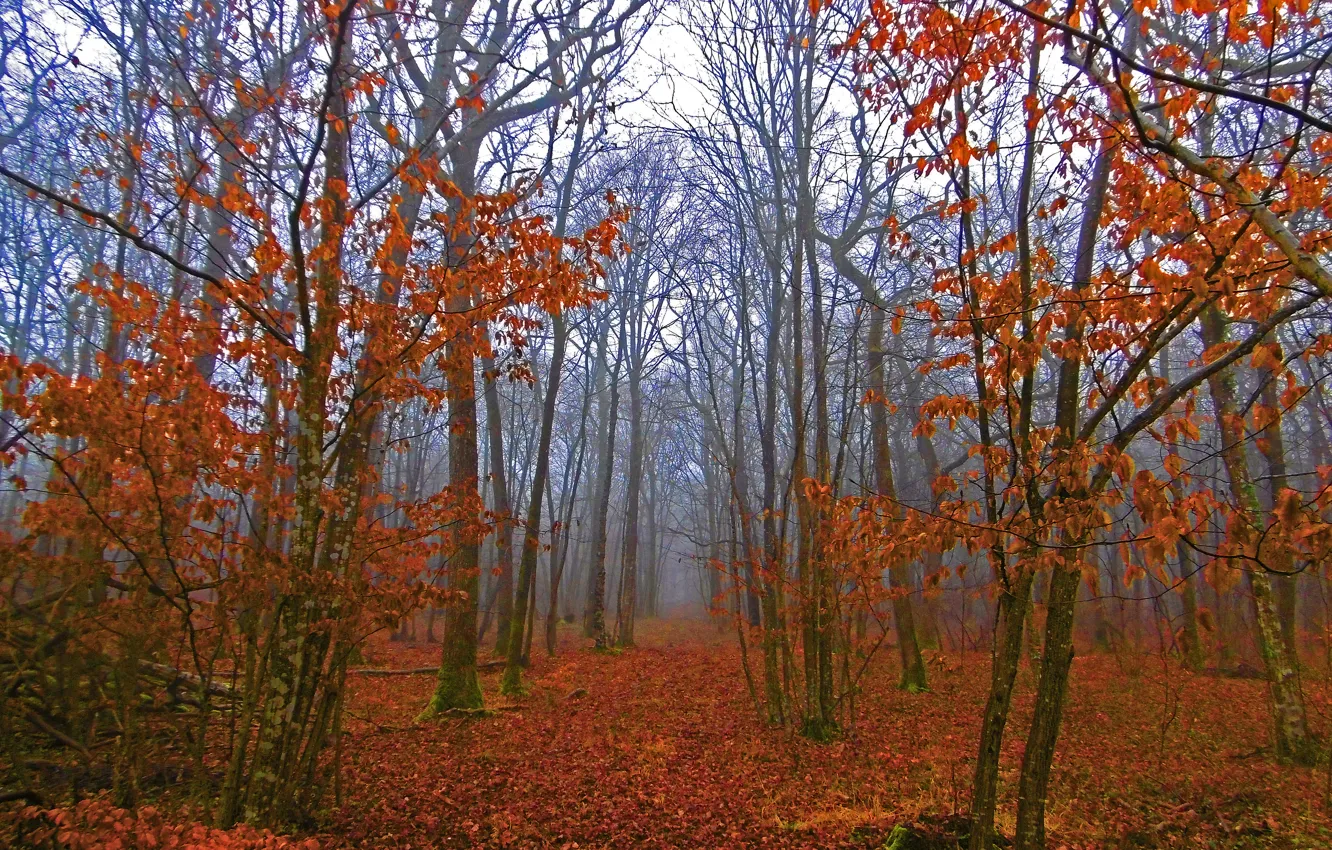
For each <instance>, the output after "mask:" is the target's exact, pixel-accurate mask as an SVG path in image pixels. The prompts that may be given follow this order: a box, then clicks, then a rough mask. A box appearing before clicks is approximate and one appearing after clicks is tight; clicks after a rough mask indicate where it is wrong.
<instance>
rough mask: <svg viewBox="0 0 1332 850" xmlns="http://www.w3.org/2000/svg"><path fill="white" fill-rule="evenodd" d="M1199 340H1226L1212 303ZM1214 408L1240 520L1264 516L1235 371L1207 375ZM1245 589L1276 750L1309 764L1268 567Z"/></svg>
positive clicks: (1310, 743)
mask: <svg viewBox="0 0 1332 850" xmlns="http://www.w3.org/2000/svg"><path fill="white" fill-rule="evenodd" d="M1202 327H1203V344H1204V345H1206V346H1207V347H1208V348H1211V347H1212V346H1216V345H1220V344H1222V343H1224V342H1225V337H1226V332H1225V320H1224V318H1223V317H1222V316H1221V314H1220V313H1219V312H1218V311H1217V310H1216V309H1215V308H1213V309H1210V310H1208V311H1207V312H1205V313H1204V314H1203V320H1202ZM1207 385H1208V390H1209V391H1210V392H1211V395H1212V406H1213V408H1214V410H1215V412H1216V419H1217V427H1218V429H1219V431H1220V438H1221V460H1222V463H1224V464H1225V467H1226V474H1227V476H1228V477H1229V478H1230V492H1231V497H1232V498H1233V499H1234V502H1235V504H1234V505H1233V506H1232V509H1233V510H1235V511H1238V512H1239V514H1240V520H1241V522H1242V523H1244V524H1254V523H1259V522H1262V515H1263V514H1262V508H1261V506H1260V505H1259V503H1258V491H1257V489H1256V488H1255V487H1254V484H1253V479H1252V478H1251V477H1250V474H1249V462H1248V458H1247V457H1245V454H1244V450H1245V439H1244V433H1243V419H1242V418H1241V417H1240V414H1238V413H1236V404H1235V395H1236V391H1235V376H1234V373H1233V372H1231V371H1223V372H1221V373H1219V374H1217V375H1214V376H1213V377H1211V378H1209V379H1208V381H1207ZM1246 575H1248V577H1249V590H1250V592H1251V593H1252V594H1253V613H1254V626H1255V629H1256V631H1257V638H1258V649H1259V652H1260V654H1261V655H1262V658H1263V667H1264V669H1265V671H1266V673H1267V684H1268V689H1269V691H1270V692H1271V706H1272V719H1273V725H1274V727H1275V733H1276V754H1277V757H1278V758H1279V759H1281V760H1283V761H1293V762H1295V763H1297V764H1312V763H1314V762H1315V761H1316V760H1317V758H1318V747H1317V745H1316V743H1315V741H1314V739H1313V737H1312V736H1311V735H1310V734H1309V729H1308V725H1307V723H1306V721H1305V712H1304V696H1303V694H1301V693H1300V684H1299V674H1298V672H1297V671H1296V668H1295V663H1294V660H1293V659H1292V658H1291V655H1290V652H1289V651H1288V650H1287V648H1286V643H1285V641H1284V640H1283V639H1282V635H1281V616H1280V613H1279V612H1278V609H1277V600H1276V596H1275V594H1274V593H1273V590H1272V580H1271V577H1270V576H1268V574H1267V572H1266V570H1264V569H1262V568H1256V569H1252V570H1249V571H1248V572H1247V573H1246Z"/></svg>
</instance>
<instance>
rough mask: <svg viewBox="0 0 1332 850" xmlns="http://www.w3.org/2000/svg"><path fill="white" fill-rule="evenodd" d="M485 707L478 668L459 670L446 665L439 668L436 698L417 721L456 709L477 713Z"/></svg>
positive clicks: (469, 667) (432, 698)
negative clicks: (477, 675) (477, 672)
mask: <svg viewBox="0 0 1332 850" xmlns="http://www.w3.org/2000/svg"><path fill="white" fill-rule="evenodd" d="M484 707H485V700H484V699H482V697H481V683H480V681H478V680H477V678H476V668H475V667H472V666H468V667H463V668H461V669H459V668H455V667H450V666H448V665H445V666H443V667H440V668H439V678H438V679H437V680H436V682H435V694H434V696H432V697H431V698H430V702H429V703H428V704H427V705H426V707H425V710H424V711H422V712H421V714H420V716H418V717H417V720H430V719H431V718H434V717H436V716H438V715H440V714H442V713H443V712H446V711H449V710H450V709H455V708H460V709H463V710H466V711H475V710H477V709H481V708H484Z"/></svg>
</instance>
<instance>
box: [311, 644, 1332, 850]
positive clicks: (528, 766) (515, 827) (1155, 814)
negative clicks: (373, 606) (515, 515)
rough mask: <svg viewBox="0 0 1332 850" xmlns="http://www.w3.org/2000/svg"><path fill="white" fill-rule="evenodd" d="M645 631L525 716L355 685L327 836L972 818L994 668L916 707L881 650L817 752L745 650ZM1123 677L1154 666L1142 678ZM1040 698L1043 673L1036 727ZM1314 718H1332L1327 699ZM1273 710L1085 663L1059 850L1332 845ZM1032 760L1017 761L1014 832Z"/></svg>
mask: <svg viewBox="0 0 1332 850" xmlns="http://www.w3.org/2000/svg"><path fill="white" fill-rule="evenodd" d="M643 631H644V633H643V634H642V635H641V637H640V647H639V648H637V649H634V650H631V651H627V652H624V653H622V654H619V655H609V654H599V653H593V652H586V651H577V650H576V648H575V644H576V643H577V642H578V641H577V639H576V638H575V636H574V635H573V634H566V633H563V627H562V643H564V644H565V651H563V652H561V654H560V655H559V656H557V657H556V658H554V659H550V658H547V657H544V656H541V657H538V658H536V659H534V667H533V669H532V671H531V676H530V679H531V684H532V691H531V694H530V695H529V696H528V697H527V698H526V699H525V700H523V701H522V703H521V706H522V707H521V708H520V709H518V710H514V711H501V712H498V713H497V714H496V715H494V716H491V717H485V718H482V719H449V720H445V721H443V722H438V723H437V722H430V723H418V724H414V725H411V726H409V727H407V728H399V724H401V723H402V722H403V718H404V717H409V716H411V709H412V707H413V706H418V705H421V704H423V703H424V701H425V700H426V699H427V698H428V697H429V694H430V691H431V688H432V687H433V679H432V678H431V677H429V676H403V677H390V678H376V679H363V678H359V677H358V678H355V679H354V680H353V683H352V687H353V688H354V698H353V700H352V705H353V707H354V708H353V712H354V715H355V717H356V718H357V720H356V722H355V723H354V724H353V726H352V737H351V740H350V741H349V743H348V750H347V754H346V759H347V767H348V769H347V773H346V776H345V777H344V780H343V781H344V794H345V804H344V806H343V808H342V809H341V810H340V811H338V813H337V814H336V817H335V818H334V821H333V822H332V823H331V824H330V825H329V829H328V831H329V833H330V834H337V835H338V836H339V838H338V840H337V842H336V846H351V847H402V848H406V847H467V846H478V847H526V846H551V847H584V848H590V847H843V846H845V847H881V846H883V845H884V843H885V841H886V840H887V839H888V837H889V835H890V834H891V832H892V830H893V828H894V827H895V826H897V825H900V824H916V825H919V826H922V827H924V828H925V830H926V831H933V832H937V833H939V834H946V833H947V832H948V831H950V829H951V828H952V827H954V825H955V822H954V821H953V819H952V817H951V816H952V815H953V814H954V813H965V811H966V808H967V799H966V797H967V795H968V793H969V790H968V789H969V783H970V779H971V771H972V764H973V762H972V759H973V758H974V753H975V741H976V737H977V735H978V734H979V716H980V712H979V707H980V705H981V704H982V702H983V700H984V699H985V695H986V690H985V685H986V683H987V681H988V679H987V676H988V672H987V669H988V660H987V659H986V658H984V657H983V656H981V655H973V654H969V655H966V656H953V655H947V654H942V655H941V654H937V653H936V654H934V655H932V656H931V662H930V664H931V671H932V679H931V688H932V689H931V691H930V692H929V693H926V694H918V695H911V694H907V693H905V692H903V691H900V690H898V689H897V688H896V687H895V686H896V684H897V681H898V673H897V669H896V668H897V664H896V661H895V658H894V655H893V653H891V652H889V651H882V650H881V651H880V653H879V654H878V656H876V659H875V661H874V662H873V663H872V667H871V671H870V673H869V675H868V677H867V682H866V688H865V693H863V694H862V695H861V696H860V705H859V707H858V713H859V720H858V722H857V724H856V726H855V728H854V731H853V732H852V733H851V734H850V735H848V736H847V738H846V739H845V740H842V741H839V742H837V743H834V744H832V745H818V744H814V743H811V742H809V741H807V740H805V739H803V738H801V737H799V736H795V735H792V734H791V733H790V732H788V731H781V730H772V729H767V728H764V727H763V726H762V725H761V724H760V723H759V721H758V719H757V716H756V713H755V710H754V708H753V705H752V703H751V702H750V700H749V696H748V694H747V692H746V690H745V686H744V678H743V676H742V675H741V672H740V669H739V667H740V657H739V649H738V648H737V647H736V646H735V645H734V638H733V635H731V634H730V633H729V631H728V632H727V633H725V634H718V633H717V632H716V631H715V629H713V628H712V627H711V626H710V625H708V624H705V623H698V622H673V623H649V624H647V625H646V627H645V628H644V630H643ZM570 649H573V650H575V651H568V650H570ZM435 654H436V650H435V648H434V647H432V646H426V645H419V646H402V645H397V644H389V643H387V642H385V643H380V644H376V645H374V646H373V647H372V648H371V649H370V651H369V652H368V660H369V661H371V662H373V664H374V665H375V666H401V667H415V666H419V665H421V664H422V663H426V662H428V661H430V660H431V659H433V657H434V656H435ZM1125 664H1133V665H1136V666H1137V667H1138V668H1140V669H1138V670H1136V671H1132V672H1136V675H1129V676H1125V675H1124V670H1123V669H1121V667H1122V666H1123V665H1125ZM1033 682H1034V675H1033V674H1032V672H1031V670H1030V669H1029V667H1026V666H1024V668H1023V671H1022V673H1021V675H1020V678H1019V696H1018V697H1017V703H1016V707H1015V720H1016V721H1017V722H1018V723H1024V722H1026V721H1027V720H1028V718H1029V716H1030V711H1031V700H1032V693H1031V692H1032V689H1033ZM484 687H485V689H486V691H487V694H486V697H487V705H492V706H493V705H503V704H506V701H505V700H502V699H500V698H499V697H498V696H497V694H496V690H497V687H498V677H497V676H496V675H488V676H487V677H486V679H485V682H484ZM584 691H585V693H582V692H584ZM1311 696H1312V695H1311ZM1311 703H1313V704H1318V705H1326V704H1327V703H1326V701H1325V699H1324V698H1323V695H1322V693H1321V692H1320V693H1319V695H1318V696H1317V697H1315V698H1314V699H1312V700H1311ZM1172 708H1173V712H1172ZM1266 711H1267V709H1266V705H1265V697H1264V692H1263V684H1262V682H1261V681H1253V680H1239V679H1218V678H1215V677H1195V676H1193V675H1192V674H1188V673H1186V672H1184V671H1182V670H1180V669H1179V668H1178V667H1177V666H1176V665H1175V664H1174V663H1173V662H1172V663H1171V664H1170V666H1169V667H1168V668H1167V669H1163V668H1162V667H1161V662H1160V660H1159V659H1156V658H1153V657H1151V656H1144V657H1141V658H1133V659H1119V660H1117V659H1116V658H1114V657H1111V656H1106V655H1089V656H1080V657H1079V658H1078V659H1077V660H1076V661H1075V662H1074V674H1073V678H1072V689H1071V693H1070V701H1069V710H1068V716H1067V718H1066V723H1065V737H1064V738H1063V739H1062V740H1061V742H1060V760H1059V761H1058V763H1057V764H1058V767H1057V770H1056V774H1055V779H1054V790H1055V793H1054V794H1053V797H1052V800H1051V809H1050V816H1049V821H1050V823H1049V827H1050V834H1051V837H1052V840H1051V847H1057V846H1061V845H1067V846H1070V847H1077V846H1106V845H1109V846H1122V847H1175V846H1178V847H1186V846H1187V847H1193V846H1213V847H1320V846H1321V847H1325V846H1327V842H1328V841H1329V840H1332V831H1329V830H1330V829H1332V822H1330V821H1329V820H1328V818H1327V815H1326V811H1325V809H1324V807H1323V802H1322V797H1323V793H1324V781H1325V780H1324V776H1323V774H1322V772H1321V771H1309V770H1298V769H1291V768H1288V767H1279V766H1277V765H1275V764H1274V763H1273V762H1272V760H1271V759H1270V757H1269V756H1268V755H1267V754H1266V753H1265V752H1264V751H1261V750H1260V748H1261V747H1263V746H1265V745H1266V744H1267V743H1268V742H1269V740H1270V737H1271V736H1270V731H1269V729H1268V724H1269V720H1268V717H1267V714H1266ZM1172 714H1173V719H1172V720H1169V723H1168V726H1167V727H1166V728H1165V730H1164V733H1165V737H1164V741H1163V739H1162V731H1163V719H1167V718H1170V717H1171V716H1172ZM372 724H381V725H382V728H376V727H375V726H374V725H372ZM1163 743H1164V747H1162V744H1163ZM1021 745H1022V742H1021V740H1020V739H1019V738H1018V737H1017V736H1012V737H1011V738H1010V740H1009V741H1007V742H1006V750H1005V756H1004V788H1005V792H1006V794H1007V796H1006V797H1005V798H1003V799H1002V800H1001V803H1002V808H1004V809H1005V810H1007V811H1011V806H1012V803H1013V799H1012V796H1011V795H1012V793H1013V788H1014V786H1015V784H1016V769H1017V764H1018V759H1019V756H1020V752H1019V751H1020V748H1021ZM1009 818H1010V819H1009V820H1007V821H1006V820H1003V819H1002V818H1001V820H1000V822H999V826H1000V830H1001V832H1004V833H1006V834H1011V829H1012V823H1011V815H1009ZM961 823H962V821H961V819H958V820H957V821H956V824H957V825H958V828H960V829H965V827H964V826H960V824H961ZM941 846H943V845H941Z"/></svg>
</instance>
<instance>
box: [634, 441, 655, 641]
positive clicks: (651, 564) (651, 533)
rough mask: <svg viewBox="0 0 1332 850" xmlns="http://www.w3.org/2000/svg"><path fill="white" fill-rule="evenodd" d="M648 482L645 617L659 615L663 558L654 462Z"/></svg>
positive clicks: (641, 607)
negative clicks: (658, 542)
mask: <svg viewBox="0 0 1332 850" xmlns="http://www.w3.org/2000/svg"><path fill="white" fill-rule="evenodd" d="M647 482H648V509H647V559H648V560H647V564H646V565H645V567H646V569H644V571H643V578H644V584H645V585H646V586H645V587H644V588H643V590H644V592H643V593H641V594H640V602H639V606H638V607H639V610H640V611H641V612H642V614H643V616H644V617H655V616H657V592H658V582H659V581H660V575H659V572H658V571H659V570H660V568H661V558H660V556H659V549H658V547H657V541H658V539H659V536H660V533H661V528H660V524H659V523H658V522H657V511H658V510H659V508H660V493H658V492H657V483H658V482H657V470H656V465H655V464H654V465H653V467H652V469H651V471H650V472H649V474H648V476H647Z"/></svg>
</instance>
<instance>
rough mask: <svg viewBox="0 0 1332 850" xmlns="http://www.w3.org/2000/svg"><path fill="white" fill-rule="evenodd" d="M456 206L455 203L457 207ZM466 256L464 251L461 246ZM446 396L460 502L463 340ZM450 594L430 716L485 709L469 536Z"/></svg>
mask: <svg viewBox="0 0 1332 850" xmlns="http://www.w3.org/2000/svg"><path fill="white" fill-rule="evenodd" d="M477 155H478V150H477V147H476V146H475V145H468V146H465V147H462V148H460V149H458V150H457V151H456V152H455V153H454V157H453V158H454V163H453V164H454V182H455V183H456V184H457V185H458V188H459V189H460V190H461V191H462V193H463V195H464V196H470V195H472V194H473V193H474V189H475V187H474V186H473V183H474V179H473V178H474V175H475V173H476V161H477ZM455 207H456V204H455ZM460 250H462V251H465V250H466V247H465V246H460ZM446 306H447V308H448V309H449V310H450V311H451V312H455V313H465V312H467V311H468V310H471V309H472V306H473V305H472V299H471V296H470V295H469V294H467V293H459V294H455V295H453V296H452V297H451V298H450V299H449V300H448V303H447V304H446ZM444 357H445V361H446V362H447V363H448V364H449V368H447V369H445V392H446V396H447V398H448V402H449V414H448V423H449V436H448V450H449V486H450V487H451V488H453V489H454V490H455V491H456V492H457V494H458V497H459V498H464V497H465V495H470V494H473V493H476V492H477V476H478V472H479V469H478V465H479V464H478V462H477V461H478V451H477V449H478V444H477V422H476V370H475V367H474V365H473V364H474V362H475V361H474V352H473V351H472V348H471V344H470V342H469V341H467V340H463V339H460V338H455V339H451V340H450V341H449V342H448V343H447V344H446V345H445V348H444ZM448 566H449V570H448V575H449V590H451V591H452V592H453V596H452V598H451V599H450V600H449V602H448V606H447V609H446V611H445V618H444V640H443V652H442V656H443V657H442V659H441V661H440V666H439V676H438V678H437V679H436V682H435V693H434V695H433V696H432V697H431V698H430V702H429V704H428V705H427V706H426V710H425V715H426V716H430V715H434V714H438V713H439V712H442V711H448V710H451V709H474V708H480V707H481V706H482V704H483V700H482V697H481V684H480V682H479V681H478V679H477V671H476V649H477V629H476V626H477V619H478V617H477V614H478V611H479V609H480V594H479V592H478V591H479V590H480V566H481V542H480V541H479V540H477V539H475V537H474V536H473V535H472V534H471V533H469V532H464V536H463V538H462V539H460V540H459V541H458V543H457V546H456V547H455V549H454V552H453V553H452V556H451V557H450V559H449V565H448Z"/></svg>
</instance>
